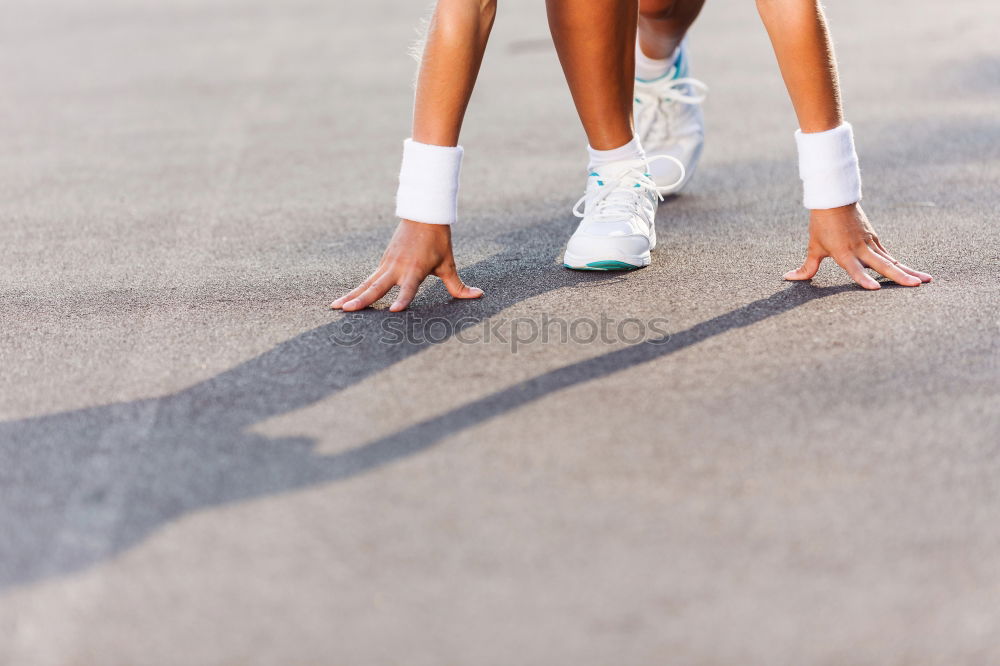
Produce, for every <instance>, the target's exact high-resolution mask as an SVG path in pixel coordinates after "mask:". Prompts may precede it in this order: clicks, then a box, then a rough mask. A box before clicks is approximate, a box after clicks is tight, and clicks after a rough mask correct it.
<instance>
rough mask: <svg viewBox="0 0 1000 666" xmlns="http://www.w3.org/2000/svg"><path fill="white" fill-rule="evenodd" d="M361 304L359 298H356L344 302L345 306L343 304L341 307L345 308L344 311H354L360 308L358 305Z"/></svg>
mask: <svg viewBox="0 0 1000 666" xmlns="http://www.w3.org/2000/svg"><path fill="white" fill-rule="evenodd" d="M359 305H361V304H360V303H359V302H358V300H357V299H354V300H353V301H347V302H346V303H344V305H343V306H341V309H342V310H343V311H344V312H352V311H354V310H358V309H360V308H359V307H358V306H359Z"/></svg>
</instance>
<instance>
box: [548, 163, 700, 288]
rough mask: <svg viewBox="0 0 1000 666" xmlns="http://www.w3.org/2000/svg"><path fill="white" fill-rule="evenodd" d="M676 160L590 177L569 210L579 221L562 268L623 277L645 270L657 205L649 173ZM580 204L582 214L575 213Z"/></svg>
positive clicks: (622, 166)
mask: <svg viewBox="0 0 1000 666" xmlns="http://www.w3.org/2000/svg"><path fill="white" fill-rule="evenodd" d="M654 161H655V162H657V163H659V162H671V163H672V164H673V165H674V166H675V168H676V169H678V170H679V173H680V174H681V176H682V177H683V175H684V165H682V164H681V163H680V162H678V161H677V159H676V158H673V157H669V156H661V157H659V158H657V159H655V160H653V159H650V160H625V161H622V162H612V163H611V164H607V165H605V166H603V167H600V168H598V169H595V170H593V171H591V172H590V175H589V177H588V178H587V191H586V193H584V195H583V196H582V197H580V200H579V201H577V202H576V205H575V206H573V214H574V215H576V216H577V217H580V218H583V219H582V220H581V222H580V226H578V227H577V228H576V231H575V232H573V235H572V236H571V237H570V239H569V243H568V244H567V245H566V254H565V255H564V257H563V266H565V267H566V268H574V269H576V270H583V271H628V270H632V269H635V268H642V267H643V266H648V265H649V261H650V257H649V251H650V250H652V249H653V248H654V247H655V246H656V226H655V225H654V221H655V218H656V207H657V205H658V204H659V202H660V201H662V200H663V194H662V193H661V189H660V188H658V187H657V186H656V183H654V182H653V179H652V177H651V176H650V175H649V174H650V167H651V165H652V164H653V163H654ZM580 204H583V206H584V208H583V210H582V211H581V210H580Z"/></svg>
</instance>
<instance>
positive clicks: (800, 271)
mask: <svg viewBox="0 0 1000 666" xmlns="http://www.w3.org/2000/svg"><path fill="white" fill-rule="evenodd" d="M821 261H823V257H822V256H821V255H819V254H813V253H812V252H810V253H809V255H808V256H806V260H805V261H804V262H803V263H802V265H801V266H799V267H798V268H796V269H795V270H793V271H788V272H787V273H785V275H784V276H783V277H784V278H785V279H786V280H811V279H812V278H813V276H814V275H816V272H817V271H818V270H819V264H820V262H821Z"/></svg>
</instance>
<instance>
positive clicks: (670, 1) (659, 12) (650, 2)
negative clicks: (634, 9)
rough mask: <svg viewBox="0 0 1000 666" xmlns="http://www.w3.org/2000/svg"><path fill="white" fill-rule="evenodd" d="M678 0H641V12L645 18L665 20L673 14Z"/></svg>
mask: <svg viewBox="0 0 1000 666" xmlns="http://www.w3.org/2000/svg"><path fill="white" fill-rule="evenodd" d="M676 5H677V1H676V0H639V14H640V16H642V17H643V18H647V19H653V20H654V21H655V20H661V21H662V20H664V19H668V18H670V17H671V16H673V13H674V8H675V7H676Z"/></svg>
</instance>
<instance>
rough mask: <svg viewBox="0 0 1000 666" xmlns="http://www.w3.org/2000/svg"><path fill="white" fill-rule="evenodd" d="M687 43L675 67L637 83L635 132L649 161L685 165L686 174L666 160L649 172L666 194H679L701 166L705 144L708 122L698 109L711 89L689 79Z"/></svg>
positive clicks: (681, 48)
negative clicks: (661, 159) (660, 158)
mask: <svg viewBox="0 0 1000 666" xmlns="http://www.w3.org/2000/svg"><path fill="white" fill-rule="evenodd" d="M688 69H689V67H688V54H687V40H686V39H685V40H683V41H682V42H681V45H680V52H679V53H678V55H677V61H676V62H675V63H674V66H673V67H672V68H671V69H670V71H669V72H667V73H666V74H665V75H664V76H662V77H660V78H658V79H655V80H653V81H643V80H641V79H636V80H635V107H634V112H635V132H636V134H637V135H638V136H639V142H640V143H641V144H642V148H643V150H645V151H646V155H647V156H648V157H650V158H653V157H657V156H660V155H666V156H669V157H673V158H674V159H675V160H677V161H679V162H680V163H681V165H683V167H684V169H683V173H682V172H681V171H679V170H678V168H677V165H676V164H674V163H673V162H670V161H667V160H663V161H661V162H658V163H657V164H656V165H655V166H654V167H653V168H652V169H651V171H650V173H652V175H653V180H654V181H656V184H657V186H659V187H660V188H661V191H662V192H663V193H664V194H673V193H675V192H679V191H680V190H681V189H682V188H683V187H684V186H685V185H687V183H688V181H689V180H690V179H691V176H693V175H694V171H695V168H696V167H697V166H698V158H699V157H701V148H702V145H704V143H705V120H704V117H703V116H702V113H701V107H700V106H699V105H700V104H701V103H702V102H703V101H704V100H705V96H706V95H707V94H708V86H706V85H705V84H704V83H702V82H701V81H699V80H698V79H693V78H691V77H689V76H688Z"/></svg>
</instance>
